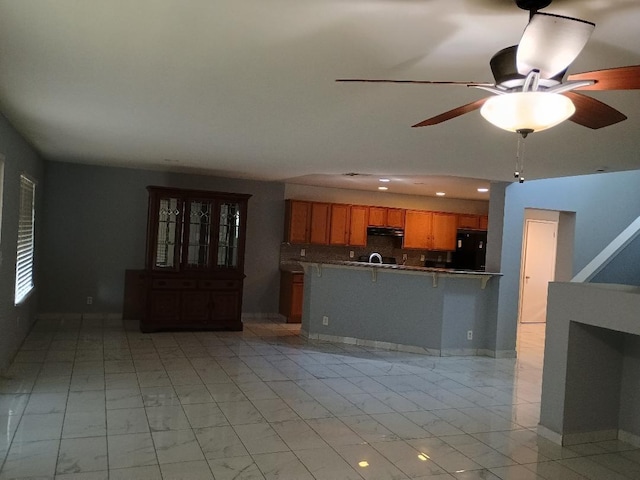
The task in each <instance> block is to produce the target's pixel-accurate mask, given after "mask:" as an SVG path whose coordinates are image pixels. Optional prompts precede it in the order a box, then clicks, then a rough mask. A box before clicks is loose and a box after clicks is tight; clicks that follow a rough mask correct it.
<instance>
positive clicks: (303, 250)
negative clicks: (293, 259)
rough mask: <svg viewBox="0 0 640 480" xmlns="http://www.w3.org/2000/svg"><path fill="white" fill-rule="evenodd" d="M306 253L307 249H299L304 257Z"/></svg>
mask: <svg viewBox="0 0 640 480" xmlns="http://www.w3.org/2000/svg"><path fill="white" fill-rule="evenodd" d="M306 254H307V251H306V250H305V249H304V248H301V249H300V256H301V257H304V256H305V255H306Z"/></svg>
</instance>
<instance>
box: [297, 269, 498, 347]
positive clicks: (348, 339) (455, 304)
mask: <svg viewBox="0 0 640 480" xmlns="http://www.w3.org/2000/svg"><path fill="white" fill-rule="evenodd" d="M300 263H301V265H302V266H303V268H304V272H305V278H304V306H303V315H302V333H303V334H304V335H306V336H307V337H308V338H310V339H316V340H326V341H334V342H343V343H351V344H356V345H365V346H374V347H380V348H386V349H389V350H400V351H408V352H417V353H425V354H429V355H441V356H446V355H485V354H486V355H489V354H490V352H491V350H492V349H491V348H489V347H490V346H488V345H486V342H485V336H486V333H487V332H486V330H487V322H486V319H487V312H488V310H489V309H490V308H492V306H493V305H494V302H495V298H496V296H497V290H498V288H497V287H498V281H499V276H500V274H499V273H487V272H476V271H462V270H452V269H438V268H424V267H407V266H401V265H381V264H372V263H361V262H350V261H349V262H341V261H335V262H323V263H316V262H300Z"/></svg>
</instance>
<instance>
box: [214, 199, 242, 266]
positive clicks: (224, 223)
mask: <svg viewBox="0 0 640 480" xmlns="http://www.w3.org/2000/svg"><path fill="white" fill-rule="evenodd" d="M219 212H220V214H219V218H218V255H217V262H216V266H217V267H219V268H236V267H237V266H238V246H239V242H240V204H238V203H221V204H220V210H219Z"/></svg>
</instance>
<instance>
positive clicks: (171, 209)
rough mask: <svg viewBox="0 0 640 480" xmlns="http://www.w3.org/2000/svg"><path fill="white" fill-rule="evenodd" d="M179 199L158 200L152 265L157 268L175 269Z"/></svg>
mask: <svg viewBox="0 0 640 480" xmlns="http://www.w3.org/2000/svg"><path fill="white" fill-rule="evenodd" d="M181 203H182V202H181V201H180V199H178V198H171V197H165V198H160V200H159V202H158V233H157V236H156V249H155V258H154V262H153V266H154V267H155V268H158V269H172V270H173V269H176V268H177V266H178V262H179V258H180V255H179V243H180V242H179V241H180V221H181V209H182V205H181Z"/></svg>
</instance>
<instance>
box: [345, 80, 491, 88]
mask: <svg viewBox="0 0 640 480" xmlns="http://www.w3.org/2000/svg"><path fill="white" fill-rule="evenodd" d="M336 82H365V83H419V84H426V85H465V86H467V87H478V86H483V87H484V86H486V87H491V86H493V83H488V82H448V81H431V80H388V79H376V78H338V79H336Z"/></svg>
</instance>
